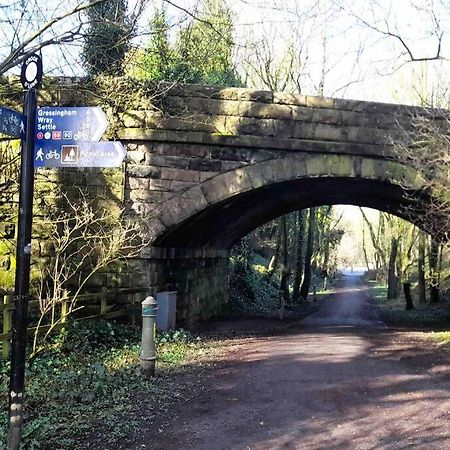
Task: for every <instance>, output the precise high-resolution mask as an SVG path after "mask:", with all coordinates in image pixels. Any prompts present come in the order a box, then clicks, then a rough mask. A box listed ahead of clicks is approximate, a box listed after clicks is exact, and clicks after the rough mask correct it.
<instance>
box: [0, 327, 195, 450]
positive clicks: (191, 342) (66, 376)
mask: <svg viewBox="0 0 450 450" xmlns="http://www.w3.org/2000/svg"><path fill="white" fill-rule="evenodd" d="M140 336H141V331H140V329H139V328H137V327H131V326H127V325H120V324H117V323H110V322H105V321H103V322H95V323H93V322H89V323H80V322H78V323H71V324H69V325H68V327H67V329H66V331H65V332H63V333H61V334H58V335H57V336H55V337H53V339H52V340H51V341H49V342H48V343H47V346H46V349H45V351H43V352H42V353H41V354H39V355H38V356H37V357H36V358H35V359H33V360H32V361H29V362H28V363H27V367H26V372H27V374H26V377H27V387H26V393H27V395H26V405H25V408H26V412H27V415H28V418H27V420H26V422H25V427H24V435H23V442H24V448H26V449H42V448H64V449H77V448H79V449H80V448H84V444H83V442H85V440H87V439H89V440H91V439H98V440H99V442H102V447H103V446H104V447H105V448H106V447H108V448H115V446H116V445H117V442H118V441H119V440H120V439H121V438H123V437H124V436H125V435H129V434H130V433H132V432H134V431H135V430H137V429H138V426H139V425H140V424H139V423H138V421H137V415H131V414H130V412H132V411H133V410H135V409H136V403H135V402H136V395H138V394H139V393H141V392H142V393H144V395H145V397H146V398H152V399H154V403H155V404H157V403H158V402H163V401H165V399H166V400H167V399H169V398H171V397H172V396H173V395H174V387H173V386H170V385H169V384H168V381H167V380H165V379H164V377H158V378H155V379H147V378H143V377H142V376H141V375H140V374H139V370H138V364H139V353H140V345H139V342H140ZM201 345H202V344H201V342H200V341H199V339H194V338H193V337H192V336H191V335H190V333H188V332H186V331H184V330H175V331H171V332H169V333H162V334H158V335H157V351H158V371H159V373H161V372H163V371H164V370H167V369H169V368H176V367H177V366H179V365H180V364H182V363H183V362H184V361H185V360H186V358H187V356H188V355H189V354H190V352H192V351H195V350H196V349H198V348H199V346H201ZM8 371H9V362H6V361H4V360H0V389H1V394H2V395H3V398H4V399H6V397H7V389H8ZM6 430H7V413H6V402H5V403H4V410H3V414H1V415H0V442H3V443H4V442H5V439H6ZM0 447H2V445H1V444H0Z"/></svg>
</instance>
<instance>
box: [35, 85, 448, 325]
mask: <svg viewBox="0 0 450 450" xmlns="http://www.w3.org/2000/svg"><path fill="white" fill-rule="evenodd" d="M99 83H100V84H98V85H92V83H84V82H80V80H65V81H64V82H63V83H61V82H59V83H58V84H57V85H56V86H55V85H54V84H53V85H51V84H48V85H46V89H45V90H43V91H42V93H41V97H40V104H41V105H42V106H45V105H61V106H63V105H89V104H90V105H94V104H95V105H100V106H102V108H103V109H104V111H105V112H106V114H107V116H108V119H109V121H110V128H109V130H108V132H107V135H106V138H108V139H120V140H121V141H122V142H123V143H124V144H125V145H126V146H127V150H128V155H129V159H128V162H127V163H126V166H125V171H124V172H122V171H120V169H118V170H116V171H112V172H110V173H111V174H112V177H111V178H110V179H109V181H107V178H105V177H104V176H103V175H101V173H102V172H101V171H95V170H94V171H85V170H82V171H80V172H78V173H75V175H73V176H72V175H71V176H69V178H71V177H72V178H71V179H70V180H67V179H65V178H67V176H66V175H65V174H64V173H63V171H59V172H52V171H49V172H48V173H49V174H50V177H56V178H57V179H58V182H63V183H64V184H65V185H67V186H69V189H71V187H70V186H72V187H75V188H76V186H77V185H80V184H82V185H83V186H89V188H90V189H91V190H94V191H96V192H100V193H102V195H105V197H108V196H109V197H110V198H114V201H118V202H119V203H120V204H121V205H123V206H125V207H126V208H127V210H128V214H129V215H130V217H139V218H140V219H142V220H143V221H144V223H145V225H144V226H146V227H148V233H149V235H150V236H152V237H153V239H154V242H156V243H157V244H158V245H161V243H163V245H164V246H165V247H167V248H153V249H152V250H151V251H149V252H147V254H146V255H143V258H141V259H139V260H136V261H131V262H130V263H129V265H128V266H126V265H124V266H120V267H119V266H117V267H116V268H115V272H108V271H105V272H102V273H99V274H98V275H96V277H95V278H93V280H92V283H91V284H92V285H94V286H96V287H99V286H104V285H107V286H111V287H113V286H120V287H138V286H144V287H149V288H150V289H151V290H152V292H157V291H158V290H165V289H175V290H177V291H178V298H179V307H178V320H179V321H180V322H183V323H189V322H191V321H193V320H198V319H199V318H207V317H210V316H211V315H215V314H216V313H217V312H218V311H219V310H220V309H221V308H222V306H223V304H225V303H226V301H227V292H226V279H227V258H226V255H227V250H228V249H229V247H230V246H231V245H232V243H233V242H235V241H236V239H238V238H239V237H241V236H242V235H243V234H245V233H246V232H249V231H250V230H251V229H252V228H253V227H254V226H257V225H258V224H260V223H263V222H264V221H265V220H269V219H270V218H272V217H275V216H276V215H279V214H282V213H284V212H287V211H289V210H292V209H293V208H299V207H308V206H313V205H315V204H321V202H330V203H333V202H354V203H355V204H360V205H362V206H373V207H377V208H379V209H383V210H386V211H390V212H398V211H399V207H400V204H401V202H402V200H401V198H402V192H403V191H402V189H403V187H404V185H405V184H406V185H407V186H411V189H416V190H417V189H419V188H420V186H421V184H420V180H418V179H416V178H417V177H416V174H414V173H410V171H408V169H407V168H405V167H404V166H401V165H400V164H398V163H395V162H393V161H391V160H390V159H391V158H392V154H393V152H392V148H393V147H392V146H393V144H394V143H398V142H404V143H406V144H409V141H408V137H407V136H408V133H407V132H408V131H410V130H411V121H412V120H414V117H416V116H417V115H426V116H431V117H433V118H434V120H436V122H438V123H441V124H443V123H444V122H445V116H446V114H445V112H442V111H436V110H427V109H424V108H413V107H409V106H401V105H389V104H380V103H370V102H359V101H351V100H342V99H331V98H322V97H310V96H301V95H291V94H286V93H272V92H261V91H252V90H248V89H241V88H227V89H221V88H217V87H205V86H194V85H185V86H177V85H165V84H160V85H155V86H152V85H147V86H146V85H141V84H139V83H133V82H129V81H128V80H123V79H114V80H109V81H108V83H106V84H102V83H104V82H103V81H101V80H100V81H99ZM114 173H115V175H114ZM99 174H100V175H99ZM321 180H323V182H322V181H321ZM333 180H341V181H339V183H340V184H336V183H337V182H335V181H333ZM358 190H359V192H360V193H361V195H360V197H361V198H359V197H357V196H355V192H358ZM36 236H37V237H38V238H39V239H38V240H37V242H36V243H35V248H37V249H38V251H39V255H38V256H39V257H47V256H49V254H50V253H51V245H49V244H48V243H46V242H45V232H44V233H40V234H39V233H37V234H36ZM167 236H168V237H167ZM165 237H166V238H165Z"/></svg>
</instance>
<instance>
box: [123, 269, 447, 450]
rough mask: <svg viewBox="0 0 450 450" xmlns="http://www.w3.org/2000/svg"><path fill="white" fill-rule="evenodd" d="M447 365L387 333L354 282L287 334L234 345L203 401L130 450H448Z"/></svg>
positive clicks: (417, 338) (414, 336)
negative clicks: (141, 449)
mask: <svg viewBox="0 0 450 450" xmlns="http://www.w3.org/2000/svg"><path fill="white" fill-rule="evenodd" d="M449 360H450V358H449V355H448V354H447V353H446V352H443V351H440V350H437V349H436V348H435V346H434V345H433V344H431V343H430V344H429V345H428V344H427V343H424V341H423V340H422V339H421V335H420V334H419V333H400V332H394V331H392V330H389V329H387V328H386V327H385V326H384V325H383V324H382V323H381V322H380V320H379V318H378V314H377V311H376V309H375V308H374V307H373V306H372V305H371V304H370V302H369V298H368V294H367V290H366V289H365V288H364V287H361V286H358V284H357V277H356V276H352V275H348V276H346V277H344V280H343V283H342V286H341V288H340V289H339V292H338V293H337V294H336V295H334V296H333V297H332V299H331V300H329V301H327V302H326V303H325V304H324V305H323V307H322V308H321V310H320V311H319V312H317V313H315V314H314V315H312V316H310V317H309V318H307V319H305V320H303V321H301V322H300V323H299V324H297V325H295V326H293V327H291V328H290V329H289V331H288V332H286V333H283V334H282V335H280V336H274V337H262V338H252V339H243V340H241V341H237V342H236V343H235V344H233V345H232V346H231V347H230V352H229V353H228V355H227V356H226V358H225V360H224V361H223V362H222V363H221V364H220V365H219V367H218V368H216V369H213V370H212V371H211V373H210V375H209V376H208V378H207V379H206V381H205V385H204V389H203V391H202V392H201V394H200V395H198V396H197V397H196V398H194V399H193V400H190V401H189V402H186V403H179V404H178V405H177V406H176V407H175V411H174V415H173V416H172V419H171V420H170V422H169V425H168V426H163V425H162V424H155V425H154V426H151V427H150V428H149V429H147V430H145V431H143V432H142V438H140V439H139V441H135V444H133V446H128V447H126V448H147V449H148V448H150V449H191V448H192V449H205V450H219V449H308V450H313V449H326V450H337V449H361V450H362V449H367V450H369V449H370V450H374V449H403V448H414V449H450V427H449V424H450V396H449V394H450V370H449V366H448V362H449ZM165 423H167V420H166V421H165Z"/></svg>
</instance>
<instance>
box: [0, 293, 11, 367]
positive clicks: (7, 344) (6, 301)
mask: <svg viewBox="0 0 450 450" xmlns="http://www.w3.org/2000/svg"><path fill="white" fill-rule="evenodd" d="M11 323H12V305H11V295H4V296H3V333H4V334H6V333H9V332H10V331H11ZM10 350H11V338H9V337H7V338H5V339H4V340H3V343H2V356H3V358H4V359H8V358H9V352H10Z"/></svg>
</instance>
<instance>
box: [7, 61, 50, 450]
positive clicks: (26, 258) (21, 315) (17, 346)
mask: <svg viewBox="0 0 450 450" xmlns="http://www.w3.org/2000/svg"><path fill="white" fill-rule="evenodd" d="M41 80H42V60H41V58H40V56H38V55H31V56H29V57H28V58H27V59H26V60H25V63H24V65H23V66H22V73H21V81H22V85H23V87H24V88H25V89H27V91H26V94H25V100H24V111H23V112H24V115H25V118H26V130H25V137H24V139H23V140H22V157H21V165H20V194H19V221H18V236H17V250H16V277H15V287H14V312H13V322H12V346H11V373H10V382H9V383H10V384H9V432H8V449H9V450H17V449H19V446H20V441H21V434H22V422H23V402H24V385H25V347H26V334H27V310H28V297H29V286H30V258H31V224H32V214H33V185H34V164H33V162H34V127H35V120H34V118H35V115H36V105H37V94H36V89H37V88H38V86H39V84H40V82H41Z"/></svg>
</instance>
